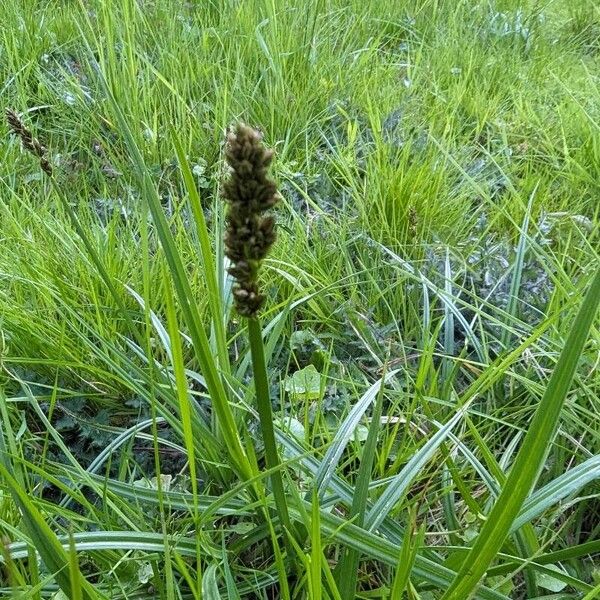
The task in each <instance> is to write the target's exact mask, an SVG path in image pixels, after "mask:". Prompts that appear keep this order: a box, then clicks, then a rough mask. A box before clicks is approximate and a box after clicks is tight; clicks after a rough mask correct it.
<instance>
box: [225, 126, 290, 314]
mask: <svg viewBox="0 0 600 600" xmlns="http://www.w3.org/2000/svg"><path fill="white" fill-rule="evenodd" d="M225 158H226V160H227V163H228V164H229V166H230V167H231V175H230V176H229V178H228V179H227V181H225V183H224V184H223V197H224V198H225V200H226V201H227V203H228V205H229V210H228V211H227V231H226V233H225V251H226V254H227V257H228V258H229V259H230V260H231V262H232V266H231V267H230V268H229V272H230V273H231V275H232V276H233V277H234V278H235V280H236V283H235V286H234V290H233V295H234V299H235V304H236V308H237V310H238V312H239V313H240V314H241V315H244V316H247V317H254V316H256V314H257V313H258V310H259V309H260V307H261V305H262V303H263V300H264V298H263V296H262V295H261V294H260V292H259V290H258V286H257V275H258V268H259V266H260V262H261V261H262V260H263V259H264V258H265V256H266V255H267V254H268V252H269V249H270V248H271V246H272V245H273V242H274V241H275V220H274V219H273V217H271V216H265V215H263V213H264V212H265V211H267V210H269V209H270V208H272V207H273V206H275V204H277V202H279V200H280V196H279V193H278V192H277V187H276V185H275V182H274V181H273V180H271V179H270V178H269V177H268V169H269V165H270V164H271V161H272V160H273V152H272V151H271V150H267V149H266V148H265V147H264V146H263V143H262V136H261V135H260V133H259V132H258V131H256V130H255V129H252V128H251V127H248V126H246V125H242V124H239V125H237V126H236V127H235V129H233V130H232V131H230V132H229V134H228V135H227V147H226V150H225Z"/></svg>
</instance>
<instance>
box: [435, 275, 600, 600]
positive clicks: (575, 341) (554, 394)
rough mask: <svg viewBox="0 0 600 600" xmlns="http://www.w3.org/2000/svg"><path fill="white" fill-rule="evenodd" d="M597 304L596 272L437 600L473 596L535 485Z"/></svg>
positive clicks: (599, 288)
mask: <svg viewBox="0 0 600 600" xmlns="http://www.w3.org/2000/svg"><path fill="white" fill-rule="evenodd" d="M599 303H600V270H598V271H597V272H596V275H595V277H594V279H593V280H592V283H591V286H590V288H589V290H588V292H587V295H586V297H585V300H584V302H583V304H582V306H581V308H580V310H579V313H578V314H577V317H576V319H575V321H574V323H573V325H572V328H571V331H570V333H569V336H568V338H567V341H566V343H565V347H564V349H563V351H562V352H561V354H560V357H559V359H558V362H557V364H556V367H555V368H554V372H553V373H552V377H551V378H550V381H549V382H548V386H547V388H546V391H545V393H544V396H543V397H542V400H541V402H540V404H539V406H538V408H537V410H536V412H535V415H534V417H533V419H532V421H531V425H530V427H529V430H528V432H527V434H526V436H525V439H524V440H523V444H522V446H521V449H520V450H519V453H518V455H517V458H516V460H515V463H514V465H513V467H512V469H511V471H510V474H509V476H508V478H507V480H506V483H505V484H504V486H503V488H502V492H501V493H500V496H499V497H498V499H497V500H496V502H495V504H494V507H493V508H492V511H491V512H490V514H489V515H488V518H487V520H486V522H485V524H484V526H483V528H482V530H481V531H480V533H479V535H478V537H477V539H476V540H475V543H474V545H473V547H472V548H471V550H470V552H469V554H468V555H467V557H466V558H465V560H464V562H463V564H462V566H461V568H460V570H459V571H458V573H457V575H456V577H455V579H454V581H453V582H452V584H451V585H450V587H449V588H448V589H447V590H446V592H445V594H444V596H443V597H442V598H443V600H464V599H465V598H468V597H469V596H470V594H472V593H473V591H474V590H475V589H476V588H477V586H478V585H479V583H480V580H481V578H482V577H483V575H484V574H485V572H486V570H487V569H488V567H489V565H490V563H491V562H492V560H493V559H494V557H495V556H496V554H497V553H498V552H499V551H500V549H501V547H502V545H503V543H504V540H505V539H506V536H507V535H508V534H509V532H510V529H511V526H512V524H513V522H514V520H515V518H516V517H517V515H518V513H519V511H520V510H521V507H522V505H523V502H524V501H525V499H526V497H527V495H528V494H529V492H530V490H531V489H532V487H533V486H534V485H535V483H536V481H537V478H538V476H539V472H540V469H541V467H542V466H543V463H544V459H545V457H546V454H547V451H548V448H549V445H550V443H551V441H552V438H553V435H554V432H555V430H556V427H557V424H558V420H559V417H560V412H561V409H562V406H563V403H564V400H565V398H566V395H567V393H568V391H569V387H570V385H571V380H572V379H573V375H574V374H575V369H576V367H577V362H578V360H579V356H580V355H581V352H582V350H583V346H584V344H585V341H586V338H587V335H588V332H589V329H590V327H591V326H592V323H593V321H594V318H595V316H596V311H597V309H598V304H599Z"/></svg>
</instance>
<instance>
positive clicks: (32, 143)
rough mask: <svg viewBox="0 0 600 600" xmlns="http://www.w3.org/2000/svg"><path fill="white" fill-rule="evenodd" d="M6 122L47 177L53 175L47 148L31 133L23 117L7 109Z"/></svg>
mask: <svg viewBox="0 0 600 600" xmlns="http://www.w3.org/2000/svg"><path fill="white" fill-rule="evenodd" d="M6 121H7V123H8V126H9V127H10V130H11V131H12V132H13V134H14V135H16V136H17V137H18V138H19V139H20V140H21V143H22V144H23V148H25V150H27V152H29V153H30V154H33V156H35V157H36V158H37V159H38V160H39V161H40V167H41V168H42V171H44V173H46V174H47V175H52V165H51V164H50V162H49V161H48V157H47V155H46V147H45V146H43V145H42V144H41V143H40V141H39V140H38V139H37V138H36V137H35V136H34V135H33V133H31V131H30V130H29V129H28V128H27V127H26V126H25V123H23V121H22V120H21V117H19V115H18V114H17V113H16V112H15V111H14V110H12V109H10V108H7V109H6Z"/></svg>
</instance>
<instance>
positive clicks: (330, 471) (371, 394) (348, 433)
mask: <svg viewBox="0 0 600 600" xmlns="http://www.w3.org/2000/svg"><path fill="white" fill-rule="evenodd" d="M396 373H398V369H396V370H395V371H390V372H389V373H387V374H386V375H384V376H383V377H382V378H381V379H380V380H379V381H376V382H375V383H374V384H373V385H372V386H371V387H370V388H369V389H368V390H367V391H366V392H365V393H364V394H363V395H362V397H361V398H360V400H359V401H358V402H357V403H356V404H355V405H354V406H353V407H352V410H351V411H350V413H349V414H348V416H347V417H346V418H345V419H344V421H343V422H342V424H341V425H340V427H339V429H338V430H337V433H336V434H335V437H334V438H333V441H332V442H331V445H330V446H329V448H328V449H327V452H326V453H325V456H324V457H323V460H322V461H321V464H320V466H319V468H318V470H317V472H316V473H315V486H316V487H317V491H318V494H319V499H322V498H323V495H324V494H325V492H326V491H327V488H328V487H329V484H330V482H331V479H332V477H333V475H334V473H335V469H336V467H337V464H338V461H339V460H340V456H342V453H343V452H344V448H345V447H346V445H347V444H348V442H349V441H350V439H351V438H352V436H353V435H354V430H355V429H356V427H357V426H358V424H359V422H360V420H361V418H362V416H363V415H364V414H365V412H366V410H367V409H368V408H369V406H370V405H371V402H373V399H374V398H375V397H376V395H377V393H378V391H379V389H380V387H382V386H383V385H384V384H385V383H387V381H388V380H390V379H391V378H392V377H393V376H394V375H395V374H396Z"/></svg>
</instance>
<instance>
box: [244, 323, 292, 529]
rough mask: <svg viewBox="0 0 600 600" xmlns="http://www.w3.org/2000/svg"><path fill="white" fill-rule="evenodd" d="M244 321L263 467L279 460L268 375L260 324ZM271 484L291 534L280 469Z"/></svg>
mask: <svg viewBox="0 0 600 600" xmlns="http://www.w3.org/2000/svg"><path fill="white" fill-rule="evenodd" d="M247 321H248V337H249V339H250V353H251V355H252V369H253V372H254V389H255V390H256V405H257V408H258V417H259V420H260V427H261V431H262V436H263V442H264V445H265V460H266V463H267V469H272V468H274V467H278V466H279V465H280V464H281V462H280V460H279V454H278V452H277V443H276V441H275V428H274V427H273V411H272V409H271V398H270V394H269V378H268V375H267V365H266V362H265V350H264V345H263V338H262V328H261V325H260V320H259V319H258V317H250V318H248V319H247ZM271 485H272V486H273V496H274V497H275V506H276V508H277V513H278V515H279V520H280V522H281V524H282V525H283V528H284V529H285V530H286V531H287V534H288V535H292V534H293V529H292V523H291V521H290V516H289V512H288V507H287V502H286V500H285V492H284V488H283V478H282V476H281V470H278V471H275V472H274V473H273V474H272V475H271Z"/></svg>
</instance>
